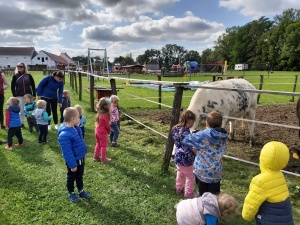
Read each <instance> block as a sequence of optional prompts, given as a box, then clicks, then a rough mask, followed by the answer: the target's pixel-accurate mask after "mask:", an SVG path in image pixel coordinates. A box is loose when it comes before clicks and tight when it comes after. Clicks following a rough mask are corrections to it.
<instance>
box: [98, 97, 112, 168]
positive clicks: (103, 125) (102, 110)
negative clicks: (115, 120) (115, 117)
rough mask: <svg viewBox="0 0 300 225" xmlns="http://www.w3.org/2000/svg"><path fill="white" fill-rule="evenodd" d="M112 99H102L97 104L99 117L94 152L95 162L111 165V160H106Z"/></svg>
mask: <svg viewBox="0 0 300 225" xmlns="http://www.w3.org/2000/svg"><path fill="white" fill-rule="evenodd" d="M109 108H110V99H109V98H105V97H103V98H100V100H99V102H98V104H97V115H96V123H95V127H96V128H95V136H96V146H95V150H94V161H101V162H102V163H109V162H110V161H111V159H110V158H106V148H107V143H108V138H107V135H108V134H110V125H109V120H110V113H109Z"/></svg>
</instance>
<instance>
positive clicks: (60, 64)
mask: <svg viewBox="0 0 300 225" xmlns="http://www.w3.org/2000/svg"><path fill="white" fill-rule="evenodd" d="M32 64H33V65H35V66H37V67H40V68H41V67H44V69H59V70H64V69H66V67H67V66H68V62H67V61H66V60H65V59H64V58H63V57H61V56H58V55H55V54H52V53H49V52H46V51H43V50H42V51H40V52H39V53H38V54H37V55H36V56H34V58H33V59H32Z"/></svg>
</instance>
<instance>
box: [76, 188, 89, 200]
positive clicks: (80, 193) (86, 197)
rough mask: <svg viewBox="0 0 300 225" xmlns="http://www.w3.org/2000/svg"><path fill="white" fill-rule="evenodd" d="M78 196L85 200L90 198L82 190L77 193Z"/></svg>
mask: <svg viewBox="0 0 300 225" xmlns="http://www.w3.org/2000/svg"><path fill="white" fill-rule="evenodd" d="M78 195H79V197H80V198H85V199H89V198H91V196H90V195H89V194H88V193H86V192H85V191H84V190H81V191H79V192H78Z"/></svg>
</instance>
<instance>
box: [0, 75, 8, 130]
mask: <svg viewBox="0 0 300 225" xmlns="http://www.w3.org/2000/svg"><path fill="white" fill-rule="evenodd" d="M7 88H8V83H7V80H6V77H5V74H4V73H3V71H2V70H1V69H0V124H1V129H5V126H4V118H3V117H4V116H3V105H4V90H6V89H7Z"/></svg>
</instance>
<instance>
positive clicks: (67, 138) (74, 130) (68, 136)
mask: <svg viewBox="0 0 300 225" xmlns="http://www.w3.org/2000/svg"><path fill="white" fill-rule="evenodd" d="M58 142H59V145H60V148H61V151H62V155H63V158H64V159H65V161H66V163H67V165H68V167H69V168H71V169H72V168H75V167H77V162H78V160H81V159H83V158H84V157H85V154H86V153H87V147H86V145H85V142H84V139H83V137H82V132H81V128H80V127H79V126H75V127H68V126H66V124H65V123H63V124H62V125H61V126H60V127H59V128H58Z"/></svg>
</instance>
